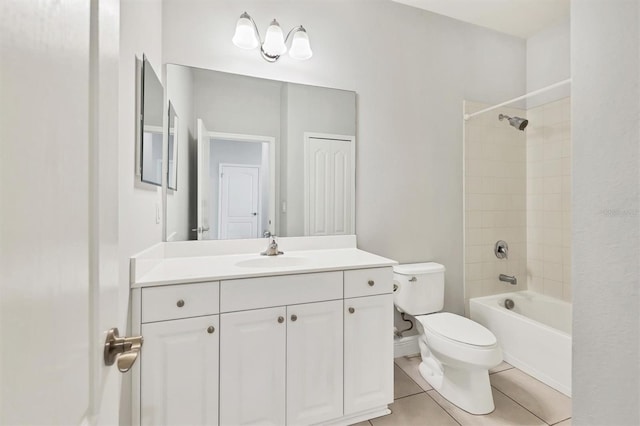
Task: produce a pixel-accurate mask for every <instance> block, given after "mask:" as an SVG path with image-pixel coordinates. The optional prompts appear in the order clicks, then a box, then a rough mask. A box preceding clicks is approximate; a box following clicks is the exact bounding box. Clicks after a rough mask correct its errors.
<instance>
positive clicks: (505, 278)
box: [498, 274, 518, 285]
mask: <svg viewBox="0 0 640 426" xmlns="http://www.w3.org/2000/svg"><path fill="white" fill-rule="evenodd" d="M498 278H499V279H500V281H504V282H506V283H509V284H512V285H516V284H518V279H517V278H516V277H515V276H513V275H505V274H500V276H499V277H498Z"/></svg>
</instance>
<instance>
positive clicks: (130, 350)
mask: <svg viewBox="0 0 640 426" xmlns="http://www.w3.org/2000/svg"><path fill="white" fill-rule="evenodd" d="M143 340H144V339H143V338H142V336H135V337H120V333H119V332H118V329H117V328H112V329H110V330H109V331H107V338H106V340H105V342H104V364H105V365H113V364H114V363H115V362H116V361H117V364H118V370H119V371H120V372H121V373H126V372H127V371H129V370H130V369H131V366H133V363H134V362H136V359H138V355H139V354H140V348H141V347H142V342H143Z"/></svg>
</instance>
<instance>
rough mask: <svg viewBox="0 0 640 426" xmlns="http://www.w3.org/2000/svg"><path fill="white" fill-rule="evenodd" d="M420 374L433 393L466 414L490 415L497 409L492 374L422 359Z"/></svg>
mask: <svg viewBox="0 0 640 426" xmlns="http://www.w3.org/2000/svg"><path fill="white" fill-rule="evenodd" d="M419 370H420V375H421V376H422V377H423V378H424V379H425V380H426V381H427V383H429V384H430V385H431V386H432V387H433V389H434V390H436V391H437V392H438V393H439V394H440V395H442V396H443V397H444V398H445V399H446V400H447V401H449V402H451V403H452V404H454V405H456V406H457V407H459V408H462V409H463V410H464V411H467V412H468V413H471V414H489V413H491V412H492V411H493V410H494V409H495V405H494V403H493V393H492V392H491V384H490V382H489V370H486V369H460V368H454V367H451V366H446V365H442V364H441V363H440V362H438V361H437V360H436V359H435V358H433V357H429V358H427V359H423V361H422V362H421V363H420V366H419Z"/></svg>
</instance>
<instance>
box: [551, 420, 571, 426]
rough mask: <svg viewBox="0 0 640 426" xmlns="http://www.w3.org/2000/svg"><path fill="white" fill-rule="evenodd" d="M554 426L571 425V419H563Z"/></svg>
mask: <svg viewBox="0 0 640 426" xmlns="http://www.w3.org/2000/svg"><path fill="white" fill-rule="evenodd" d="M553 426H571V419H567V420H565V421H562V422H560V423H556V424H555V425H553Z"/></svg>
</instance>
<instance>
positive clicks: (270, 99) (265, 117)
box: [165, 64, 356, 241]
mask: <svg viewBox="0 0 640 426" xmlns="http://www.w3.org/2000/svg"><path fill="white" fill-rule="evenodd" d="M167 96H168V98H169V99H171V103H172V104H173V106H174V107H175V109H176V111H179V114H180V127H179V128H178V129H177V133H176V134H177V137H178V139H179V140H180V144H179V145H178V148H177V159H178V162H177V163H178V164H177V177H178V181H180V182H181V184H180V191H175V192H173V191H167V200H166V201H167V202H166V206H167V214H166V215H165V218H166V221H167V222H166V227H165V229H166V240H167V241H182V240H194V239H198V240H209V239H234V238H259V237H263V236H265V234H266V233H270V234H274V235H279V236H289V237H291V236H303V235H335V234H345V235H346V234H353V233H355V207H354V206H355V153H356V151H355V144H356V139H355V134H356V94H355V92H351V91H345V90H339V89H330V88H323V87H315V86H307V85H301V84H294V83H287V82H282V81H275V80H266V79H261V78H255V77H248V76H242V75H236V74H229V73H223V72H219V71H212V70H206V69H200V68H192V67H187V66H182V65H173V64H168V65H167ZM183 185H184V186H186V188H185V187H183ZM183 188H184V190H183Z"/></svg>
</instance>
